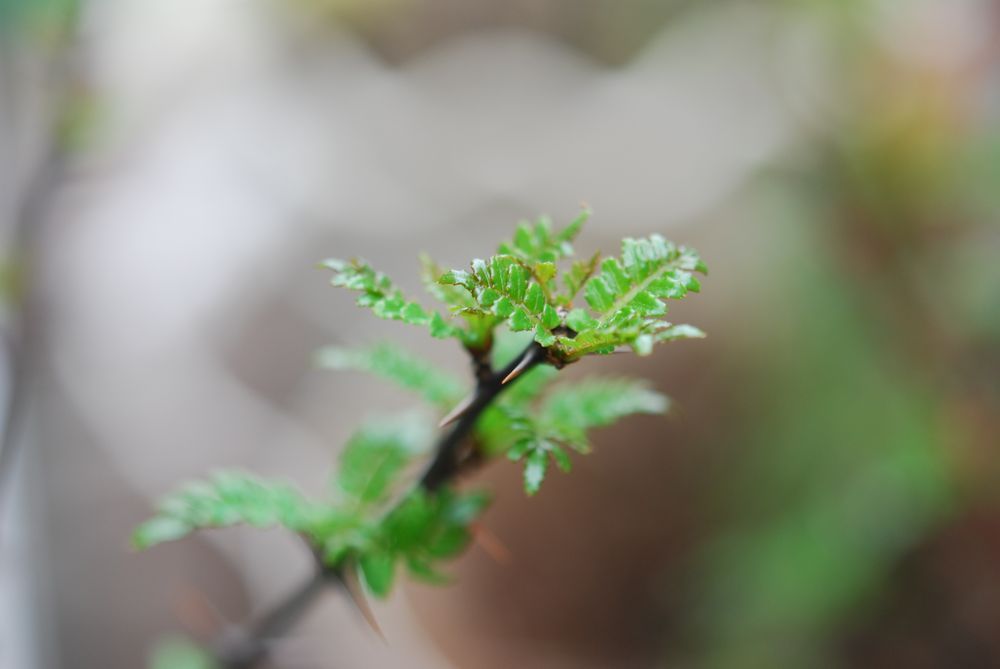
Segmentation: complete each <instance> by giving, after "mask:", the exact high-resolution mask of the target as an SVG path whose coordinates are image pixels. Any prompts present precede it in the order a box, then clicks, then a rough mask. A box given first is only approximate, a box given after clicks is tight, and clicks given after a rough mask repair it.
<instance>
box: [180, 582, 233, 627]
mask: <svg viewBox="0 0 1000 669" xmlns="http://www.w3.org/2000/svg"><path fill="white" fill-rule="evenodd" d="M172 599H173V609H174V612H175V614H176V615H177V617H178V618H179V619H180V620H181V622H182V624H184V626H185V627H187V628H188V631H189V632H192V633H194V634H195V635H196V636H211V635H212V634H215V633H217V632H218V631H219V630H221V629H225V628H227V627H230V626H231V625H232V623H231V622H230V621H228V620H226V618H225V616H223V615H222V613H221V612H220V611H219V610H218V609H217V608H215V606H214V605H213V604H212V602H211V600H209V599H208V597H206V596H205V593H203V592H202V591H201V590H198V589H197V588H192V587H181V588H180V589H179V590H178V592H176V593H174V595H173V597H172Z"/></svg>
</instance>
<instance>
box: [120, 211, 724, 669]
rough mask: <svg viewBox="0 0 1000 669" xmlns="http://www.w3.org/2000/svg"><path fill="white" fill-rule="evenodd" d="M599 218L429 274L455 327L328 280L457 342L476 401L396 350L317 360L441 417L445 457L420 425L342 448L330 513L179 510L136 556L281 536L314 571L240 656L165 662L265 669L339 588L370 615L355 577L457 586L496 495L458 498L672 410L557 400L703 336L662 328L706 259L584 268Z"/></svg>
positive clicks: (280, 503)
mask: <svg viewBox="0 0 1000 669" xmlns="http://www.w3.org/2000/svg"><path fill="white" fill-rule="evenodd" d="M588 216H589V212H588V211H586V210H585V211H583V212H582V213H581V214H580V216H578V217H577V218H576V219H575V220H574V221H573V222H572V223H570V224H569V225H568V226H567V227H565V228H563V229H561V230H554V229H553V226H552V224H551V222H550V221H549V220H548V219H547V218H540V219H538V220H537V221H536V222H534V223H533V224H529V223H521V224H520V225H519V226H518V227H517V231H516V233H515V235H514V238H513V239H512V240H510V241H508V242H505V243H503V244H501V245H500V246H499V248H498V250H497V253H496V255H493V256H492V257H490V258H488V259H486V260H481V259H477V260H473V261H472V263H471V265H470V267H469V268H468V269H464V270H450V271H444V270H442V269H441V268H439V267H438V266H437V265H436V264H435V263H434V262H433V261H431V260H430V259H427V258H424V259H423V274H424V280H425V284H426V287H427V289H428V291H429V292H430V293H431V294H432V295H433V296H434V297H435V298H437V299H438V300H439V301H440V302H442V303H443V305H444V307H445V308H446V310H447V311H446V313H447V315H444V314H442V313H441V312H439V311H428V310H427V309H426V308H425V307H424V306H422V305H421V304H420V303H418V302H416V301H413V300H410V299H409V298H407V297H406V296H404V295H403V293H402V291H400V290H399V289H398V288H397V287H396V286H395V284H394V283H393V282H392V280H391V279H390V278H389V277H387V276H386V275H384V274H382V273H381V272H378V271H376V270H374V269H373V268H372V267H371V266H370V265H369V264H368V263H366V262H365V261H363V260H351V261H342V260H327V261H325V262H324V263H323V266H324V267H326V268H327V269H329V270H331V271H332V272H333V278H332V280H331V282H332V284H333V285H334V286H338V287H343V288H347V289H348V290H353V291H357V292H358V293H360V295H359V297H358V299H357V304H358V305H359V306H361V307H364V308H367V309H370V310H371V311H372V312H373V313H374V314H375V315H376V316H379V317H380V318H385V319H389V320H397V321H402V322H404V323H408V324H411V325H416V326H420V327H426V328H427V329H428V330H429V333H430V334H431V335H432V336H434V337H437V338H442V339H449V338H450V339H455V340H457V341H458V342H459V343H460V344H461V345H462V347H463V348H464V349H465V350H466V351H467V352H468V353H469V355H470V357H471V359H472V363H473V372H474V376H475V383H474V387H473V389H472V390H471V392H469V393H467V394H466V390H465V384H464V383H463V382H462V381H461V380H459V379H456V378H453V377H451V376H450V375H449V374H446V373H444V372H442V371H440V370H438V369H437V368H435V367H434V366H433V365H431V364H429V363H427V362H425V361H423V360H421V359H419V358H417V357H415V356H413V355H412V354H410V353H407V352H405V351H403V350H401V349H399V348H397V347H395V346H391V345H388V344H381V345H377V346H374V347H370V348H363V349H345V348H327V349H324V350H322V351H320V352H319V354H318V362H319V364H321V365H323V366H325V367H328V368H332V369H339V370H360V371H365V372H370V373H373V374H375V375H377V376H380V377H383V378H385V379H387V380H389V381H392V382H394V383H397V384H398V385H400V386H402V387H403V388H406V389H409V390H411V391H413V392H415V393H416V394H418V395H420V396H421V397H422V398H423V399H424V400H426V401H427V403H429V404H430V405H431V406H432V407H434V408H435V409H436V410H438V411H439V412H440V413H441V414H442V415H443V416H444V417H443V418H442V419H441V422H440V424H439V427H441V428H444V427H446V426H450V427H449V428H448V429H447V430H446V431H444V432H443V433H442V435H441V436H440V437H439V438H438V439H437V440H436V441H435V440H434V429H433V426H432V425H428V423H427V421H426V420H425V419H424V417H423V416H422V415H421V414H406V415H403V416H400V417H396V418H390V417H380V418H379V419H378V420H377V421H372V422H370V423H366V424H364V425H362V427H361V428H360V429H359V430H358V431H357V432H356V433H355V434H354V436H352V437H351V438H350V440H349V441H348V443H347V444H346V446H345V447H344V449H343V452H342V454H341V457H340V466H339V468H338V469H337V471H336V473H335V475H334V476H333V479H332V482H331V486H330V492H329V495H328V496H327V497H326V498H324V499H309V498H307V497H306V496H304V495H303V494H301V493H300V492H299V491H298V490H297V489H296V488H295V487H293V486H291V485H288V484H285V483H277V482H273V481H265V480H261V479H259V478H257V477H254V476H252V475H250V474H246V473H237V472H224V473H219V474H216V475H215V476H214V477H212V478H210V479H209V480H207V481H204V482H199V483H193V484H189V485H188V486H186V487H184V488H182V489H181V490H180V491H178V492H176V493H174V494H173V495H170V496H169V497H167V498H166V499H165V500H164V501H163V502H162V504H161V506H160V509H159V512H158V513H157V514H156V515H155V516H154V517H153V518H151V519H150V520H148V521H146V522H145V523H143V524H142V525H141V526H140V527H139V528H138V529H137V530H136V531H135V534H134V536H133V542H134V545H135V546H136V547H138V548H148V547H150V546H153V545H155V544H158V543H161V542H164V541H169V540H173V539H178V538H180V537H182V536H184V535H186V534H188V533H190V532H192V531H194V530H199V529H205V528H215V527H224V526H229V525H235V524H240V523H244V524H248V525H252V526H255V527H271V526H280V527H284V528H286V529H288V530H290V531H292V532H294V533H296V534H297V535H299V536H301V537H302V538H303V540H304V541H305V543H306V545H307V546H308V547H309V548H310V549H311V550H312V551H313V552H314V554H315V555H316V561H317V571H316V574H315V576H314V577H312V578H310V579H309V580H308V581H307V582H306V584H305V585H304V586H303V588H302V589H301V590H300V591H298V592H296V593H294V594H293V595H292V596H291V597H289V599H288V601H287V602H285V603H284V604H283V605H282V606H280V607H278V609H276V610H275V611H273V612H271V613H270V614H268V615H266V616H265V617H264V618H262V619H261V620H260V621H258V622H257V624H256V625H253V626H251V627H250V628H248V629H247V630H245V633H244V634H242V635H241V636H240V637H239V638H238V639H237V640H236V641H233V640H232V639H230V640H228V641H226V642H225V643H220V644H218V645H217V647H216V648H215V649H214V650H213V652H212V653H211V654H210V655H204V654H198V653H197V652H193V651H190V649H189V650H188V651H185V650H178V649H177V647H176V644H175V645H174V646H171V650H170V652H169V653H166V652H165V653H161V654H160V656H159V657H166V658H171V657H183V658H187V659H186V660H185V661H186V662H187V663H188V664H189V665H190V666H202V665H197V664H195V663H194V662H193V661H192V660H191V659H190V658H192V657H196V658H202V659H199V660H198V661H199V662H203V663H205V666H224V667H248V666H252V665H253V664H254V663H255V662H257V661H258V660H259V659H260V658H261V657H263V656H264V655H265V654H266V652H267V646H266V641H267V639H269V638H271V637H273V636H275V635H278V634H280V633H281V631H282V630H283V629H285V628H286V627H287V626H288V625H290V624H291V622H292V621H294V619H295V618H296V617H297V616H298V614H299V613H300V612H301V610H302V609H304V607H305V606H306V605H307V603H308V601H309V600H310V599H311V598H312V596H313V595H314V594H315V593H316V592H317V591H318V590H319V589H320V586H321V585H322V584H325V583H333V584H340V585H341V586H343V587H344V588H345V589H346V590H347V592H348V593H349V594H350V595H351V596H352V597H353V598H354V599H355V601H356V602H357V603H358V604H359V606H360V607H361V608H362V611H363V612H366V611H367V609H366V608H365V605H364V600H363V598H362V595H361V594H360V593H359V592H358V589H357V588H356V587H355V575H357V576H359V577H360V579H359V580H360V583H361V584H363V586H364V589H365V590H366V591H367V592H369V593H371V594H372V595H375V596H376V597H384V596H386V595H387V594H388V593H389V591H390V589H391V588H392V585H393V583H394V580H395V577H396V573H397V571H398V569H399V567H400V566H403V567H405V569H406V570H407V571H408V573H409V574H410V575H411V576H412V577H414V578H418V579H422V580H426V581H430V582H434V583H442V582H445V581H446V580H447V578H446V576H445V575H444V574H443V572H442V571H441V567H442V564H443V563H444V562H445V561H447V560H448V559H451V558H453V557H455V556H456V555H458V554H459V553H461V552H462V551H463V550H464V549H465V548H466V546H468V544H469V543H470V541H472V539H473V538H474V535H475V533H476V523H477V519H478V518H479V516H480V514H481V513H482V512H483V510H484V509H485V508H486V506H487V504H488V502H489V500H488V497H487V496H486V495H485V494H484V493H482V492H476V491H471V492H470V491H464V490H459V489H458V488H457V487H456V485H455V482H456V479H457V477H458V476H459V475H460V474H462V473H464V472H466V471H467V470H469V469H471V468H473V467H475V466H476V465H478V464H480V463H481V462H483V461H485V460H488V459H490V458H495V457H498V456H503V455H505V456H506V457H507V458H509V459H510V460H514V461H521V462H523V463H524V465H523V467H524V488H525V491H526V492H527V494H529V495H534V494H535V493H537V492H538V490H539V488H540V486H541V484H542V482H543V481H544V479H545V477H546V475H547V473H548V470H549V463H550V462H554V463H555V464H556V466H557V467H558V468H559V469H561V470H563V471H569V470H570V469H571V467H572V459H571V457H570V453H569V452H570V451H574V452H576V453H587V452H588V451H589V450H590V444H589V441H588V433H589V431H590V430H592V429H594V428H599V427H603V426H606V425H610V424H612V423H613V422H615V421H616V420H618V419H619V418H621V417H623V416H627V415H629V414H634V413H662V412H664V411H665V410H666V408H667V399H666V398H665V397H664V396H662V395H660V394H659V393H657V392H655V391H654V390H652V389H651V388H650V387H649V386H648V385H647V384H646V383H645V382H642V381H637V380H632V379H621V378H612V379H605V378H592V379H586V380H583V381H577V382H574V383H573V384H572V385H559V384H555V385H553V384H552V381H553V379H554V377H555V376H556V370H558V369H561V368H562V367H565V366H566V365H568V364H571V363H573V362H576V361H578V360H580V359H581V358H583V357H586V356H588V355H603V354H609V353H612V352H615V351H616V350H619V349H622V348H630V349H631V350H633V351H634V352H635V353H637V354H639V355H647V354H649V353H650V352H651V350H652V348H653V345H654V344H656V343H658V342H664V341H670V340H673V339H678V338H689V337H702V336H704V335H703V334H702V333H701V331H700V330H698V329H697V328H694V327H692V326H690V325H672V324H670V323H668V322H666V321H664V320H663V317H664V316H665V315H666V313H667V306H666V304H665V300H668V299H679V298H682V297H684V296H685V295H686V294H687V293H688V292H690V291H694V292H697V291H698V290H699V288H700V287H699V283H698V280H697V279H696V278H695V276H694V274H695V273H699V272H700V273H703V274H704V273H706V271H707V270H706V268H705V265H704V264H703V263H702V261H701V260H700V259H699V257H698V255H697V254H696V253H695V252H694V251H693V250H691V249H688V248H685V247H679V246H675V245H674V244H672V243H671V242H668V241H667V240H665V239H664V238H662V237H660V236H659V235H652V236H650V237H648V238H645V239H631V238H627V239H625V240H624V241H623V242H622V252H621V256H620V257H617V258H615V257H612V258H607V259H604V260H603V261H602V260H601V259H600V256H599V255H597V254H595V255H593V256H591V257H590V258H589V259H587V260H584V261H572V260H571V258H572V256H573V248H572V242H573V240H574V239H575V237H576V236H577V234H578V233H579V232H580V229H581V228H582V226H583V224H584V223H585V221H586V220H587V218H588ZM560 265H564V266H563V267H561V266H560ZM580 294H582V296H583V301H582V302H581V300H580V299H579V295H580ZM463 397H464V398H463ZM421 460H427V461H429V464H427V465H426V466H425V468H424V470H423V474H422V475H421V476H419V477H417V478H416V479H415V480H411V479H410V477H407V476H406V475H405V472H406V471H408V470H409V469H410V468H411V465H413V464H414V463H416V462H418V461H421ZM158 666H163V667H166V666H168V662H167V661H163V662H161V663H160V664H159V665H158Z"/></svg>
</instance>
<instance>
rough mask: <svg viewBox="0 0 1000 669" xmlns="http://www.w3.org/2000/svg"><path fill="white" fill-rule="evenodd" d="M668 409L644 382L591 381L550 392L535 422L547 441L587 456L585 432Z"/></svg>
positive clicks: (559, 387) (666, 404) (667, 401)
mask: <svg viewBox="0 0 1000 669" xmlns="http://www.w3.org/2000/svg"><path fill="white" fill-rule="evenodd" d="M669 406H670V403H669V400H667V398H666V397H665V396H663V395H661V394H660V393H658V392H656V391H655V390H652V389H651V388H650V387H649V385H648V384H647V383H645V382H644V381H636V380H634V379H602V378H591V379H584V380H583V381H580V382H578V383H574V384H572V385H562V386H558V387H556V388H553V390H552V392H551V393H549V395H548V396H547V397H546V398H545V401H544V402H543V403H542V407H541V409H540V410H539V413H538V418H537V422H538V423H539V424H541V425H543V426H544V430H545V431H546V434H548V435H549V436H550V438H553V439H555V440H557V441H562V442H564V443H566V444H568V445H569V446H571V447H572V448H574V449H575V450H578V451H580V452H587V451H588V450H589V448H590V446H589V443H588V441H587V431H588V430H591V429H593V428H597V427H605V426H608V425H611V424H613V423H615V422H616V421H618V420H619V419H620V418H624V417H625V416H629V415H632V414H637V413H645V414H662V413H665V412H666V410H667V408H668V407H669Z"/></svg>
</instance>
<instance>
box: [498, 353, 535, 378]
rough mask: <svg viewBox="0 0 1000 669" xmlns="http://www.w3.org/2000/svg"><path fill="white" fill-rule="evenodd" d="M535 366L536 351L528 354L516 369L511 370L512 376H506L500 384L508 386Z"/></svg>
mask: <svg viewBox="0 0 1000 669" xmlns="http://www.w3.org/2000/svg"><path fill="white" fill-rule="evenodd" d="M533 364H535V356H534V351H531V352H528V353H526V354H525V355H524V356H523V357H522V358H521V361H520V362H518V363H517V366H516V367H515V368H514V369H512V370H510V374H508V375H507V376H505V377H504V379H503V381H501V382H500V383H501V384H503V385H507V384H508V383H510V382H511V381H513V380H514V379H516V378H517V377H519V376H521V374H524V372H525V371H526V370H527V369H528V368H530V367H531V366H532V365H533Z"/></svg>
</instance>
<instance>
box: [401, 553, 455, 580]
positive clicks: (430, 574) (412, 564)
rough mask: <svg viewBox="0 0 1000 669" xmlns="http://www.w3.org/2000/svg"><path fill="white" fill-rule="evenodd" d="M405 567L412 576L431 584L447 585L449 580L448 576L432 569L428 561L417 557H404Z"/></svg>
mask: <svg viewBox="0 0 1000 669" xmlns="http://www.w3.org/2000/svg"><path fill="white" fill-rule="evenodd" d="M406 568H407V570H408V571H409V572H410V575H411V576H413V578H416V579H418V580H420V581H424V582H425V583H430V584H431V585H447V584H448V583H450V582H451V579H449V578H448V576H446V575H445V574H442V573H441V572H439V571H437V570H436V569H434V567H432V566H431V564H430V562H428V561H427V560H423V559H421V558H418V557H412V556H411V557H408V558H406Z"/></svg>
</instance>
